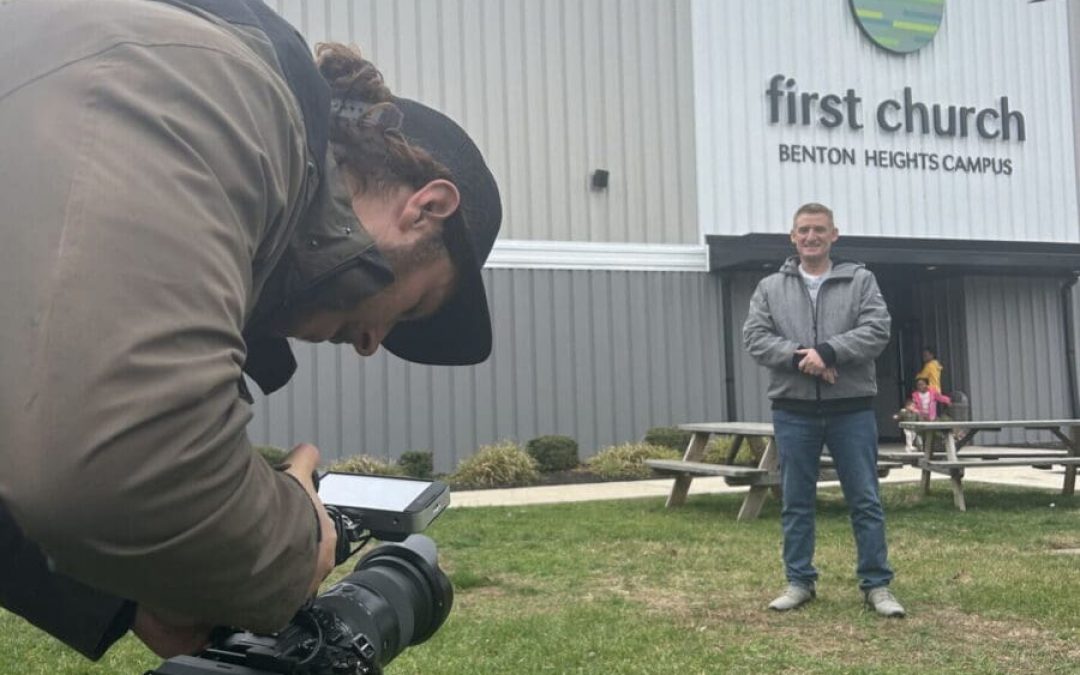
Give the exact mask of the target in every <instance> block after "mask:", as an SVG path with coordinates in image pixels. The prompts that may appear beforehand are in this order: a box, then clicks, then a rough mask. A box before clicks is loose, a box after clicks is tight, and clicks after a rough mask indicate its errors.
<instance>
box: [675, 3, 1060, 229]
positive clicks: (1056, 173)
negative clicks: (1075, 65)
mask: <svg viewBox="0 0 1080 675" xmlns="http://www.w3.org/2000/svg"><path fill="white" fill-rule="evenodd" d="M1066 5H1067V3H1065V2H1046V3H1036V4H1029V3H1027V2H1018V1H1016V0H948V2H947V3H946V9H945V16H944V23H943V24H942V26H941V28H940V30H939V31H938V34H937V36H936V38H935V39H934V40H933V42H932V43H930V44H929V45H928V46H926V47H924V48H923V49H922V50H921V51H919V52H916V53H914V54H910V55H907V56H898V55H895V54H890V53H888V52H885V51H884V50H882V49H881V48H879V47H877V46H876V45H874V44H873V43H871V42H870V40H868V39H867V38H866V37H865V36H864V35H863V34H862V32H861V30H860V28H859V27H858V25H857V24H856V22H855V20H854V18H853V16H852V13H851V9H850V3H848V2H844V1H841V0H801V1H800V2H791V1H790V0H755V1H754V2H720V1H717V0H695V2H694V4H693V12H694V18H693V26H694V45H695V48H694V59H695V63H694V74H695V82H696V84H695V87H696V110H697V116H696V129H697V143H698V153H697V158H698V185H699V187H698V196H699V202H698V203H699V208H698V212H699V217H700V219H701V227H702V230H703V231H704V232H705V233H716V234H743V233H747V232H781V231H786V229H787V228H788V227H790V220H791V214H792V213H793V212H794V210H795V208H796V207H797V206H798V205H799V204H801V203H804V202H807V201H820V202H823V203H826V204H828V205H830V206H832V207H833V208H834V210H835V211H836V213H837V219H838V222H839V224H840V227H841V229H842V230H843V231H846V232H847V233H849V234H863V235H883V236H912V237H930V238H937V237H943V238H971V239H991V240H1025V241H1058V242H1076V241H1080V225H1078V218H1077V203H1076V202H1077V199H1076V187H1075V180H1076V178H1075V175H1076V171H1075V160H1074V134H1073V124H1072V119H1073V106H1072V96H1071V87H1070V81H1071V74H1070V68H1069V63H1070V61H1069V45H1068V29H1067V18H1068V17H1067V12H1066ZM776 74H783V75H786V76H789V77H792V78H794V79H795V80H796V83H797V86H796V89H797V90H798V91H799V92H817V93H820V94H826V93H836V94H839V95H844V94H845V92H846V91H847V89H849V88H851V89H854V90H855V92H856V94H857V95H858V96H860V97H861V99H862V106H861V123H862V124H863V125H864V127H863V128H862V129H860V130H853V129H850V128H848V127H847V126H846V125H842V126H840V127H837V128H834V129H827V128H825V127H823V126H821V125H820V124H817V123H816V121H815V122H814V123H813V124H811V125H809V126H802V125H801V124H797V125H794V126H791V125H787V124H783V123H778V124H770V121H769V107H768V102H767V97H766V94H765V91H766V89H767V87H768V84H769V80H770V78H771V77H772V76H773V75H776ZM905 86H910V87H911V88H912V93H913V97H914V99H915V100H917V101H921V102H924V103H926V104H927V105H928V106H930V105H932V104H934V103H939V104H942V105H944V106H948V105H950V104H952V105H957V106H974V107H977V108H980V109H982V108H986V107H997V106H998V105H999V98H1000V97H1002V96H1008V97H1009V100H1010V108H1011V109H1013V110H1020V111H1022V113H1023V115H1024V117H1025V122H1026V124H1025V127H1026V140H1025V141H1024V142H1018V141H1016V140H1010V141H1003V140H1000V139H998V140H989V139H983V138H980V137H978V136H977V135H974V137H972V136H969V137H967V138H939V137H937V136H935V135H927V136H924V135H921V134H907V133H903V132H899V133H888V132H885V131H882V130H880V129H879V128H878V125H877V122H876V117H875V112H876V108H877V105H878V104H879V103H880V102H881V101H884V100H886V99H897V98H900V97H902V95H903V89H904V87H905ZM816 119H817V117H816V115H815V116H814V120H816ZM782 144H799V145H808V146H817V145H821V146H830V147H836V148H850V149H852V150H853V151H854V153H855V155H856V163H855V165H837V166H831V165H822V164H808V163H801V164H796V163H790V162H788V163H782V162H780V158H779V146H780V145H782ZM867 150H888V151H896V150H903V151H911V152H925V153H935V154H936V155H937V156H939V158H943V157H944V156H945V155H963V156H974V157H989V158H993V159H996V160H1009V161H1010V162H1011V164H1012V167H1013V171H1012V174H1011V175H1008V176H1006V175H994V174H993V173H992V172H991V173H988V174H987V173H983V174H977V173H974V174H964V173H950V172H946V171H943V170H938V171H931V170H919V169H910V168H909V169H897V168H868V167H867V166H866V165H865V152H866V151H867Z"/></svg>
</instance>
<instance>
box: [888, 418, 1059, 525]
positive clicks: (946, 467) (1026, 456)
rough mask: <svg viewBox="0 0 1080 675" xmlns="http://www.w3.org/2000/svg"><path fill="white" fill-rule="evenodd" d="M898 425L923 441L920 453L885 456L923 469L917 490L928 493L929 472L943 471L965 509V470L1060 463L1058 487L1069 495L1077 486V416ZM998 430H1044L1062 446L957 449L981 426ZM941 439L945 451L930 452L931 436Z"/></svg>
mask: <svg viewBox="0 0 1080 675" xmlns="http://www.w3.org/2000/svg"><path fill="white" fill-rule="evenodd" d="M900 427H901V428H903V429H910V430H912V431H914V432H916V433H917V434H919V438H920V439H921V442H922V452H921V453H914V454H912V453H907V454H901V453H890V454H889V455H887V459H889V460H891V461H899V462H902V463H905V464H911V465H912V466H916V467H918V468H920V469H922V492H923V494H924V495H926V494H930V474H931V473H943V474H948V476H949V482H950V483H951V485H952V492H953V503H954V504H955V505H956V508H958V509H960V510H961V511H966V510H967V504H966V502H965V501H964V486H963V478H964V471H965V470H966V469H979V468H985V467H995V466H997V467H1001V466H1035V467H1050V466H1055V465H1057V466H1064V467H1065V478H1064V482H1063V483H1062V486H1061V493H1062V494H1063V495H1071V494H1073V491H1074V489H1075V486H1076V467H1077V466H1078V465H1080V434H1078V431H1080V420H1076V419H1056V420H985V421H966V420H964V421H962V420H944V421H934V422H901V423H900ZM1002 429H1028V430H1037V431H1049V432H1050V433H1052V434H1053V435H1054V436H1056V437H1057V438H1058V440H1060V441H1061V442H1062V443H1064V444H1065V450H1034V451H1017V450H1011V451H1010V450H1005V451H978V452H974V453H970V454H961V453H960V451H961V450H962V449H963V448H964V447H965V446H967V445H968V444H970V443H971V441H972V440H973V439H974V438H975V435H976V434H978V433H979V432H982V431H1001V430H1002ZM938 436H940V437H942V438H943V440H944V446H945V453H944V456H942V455H941V453H934V439H935V437H938Z"/></svg>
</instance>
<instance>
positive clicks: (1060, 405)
mask: <svg viewBox="0 0 1080 675" xmlns="http://www.w3.org/2000/svg"><path fill="white" fill-rule="evenodd" d="M1060 293H1061V281H1060V280H1056V279H1032V278H1023V277H1012V278H1009V277H969V278H967V279H965V280H964V294H965V296H966V297H965V305H966V312H965V314H966V323H967V325H966V328H965V329H966V331H967V353H968V364H967V365H968V369H969V370H968V377H969V379H970V383H971V392H970V393H971V408H972V415H973V417H975V418H976V419H984V420H993V419H1025V418H1026V419H1047V418H1061V417H1069V416H1070V414H1069V413H1070V411H1069V392H1068V388H1067V387H1068V379H1067V375H1066V371H1065V359H1066V357H1065V339H1064V327H1063V324H1062V316H1063V312H1062V304H1061V295H1060ZM1048 440H1052V437H1050V436H1049V435H1045V434H1037V433H1033V432H1024V431H1016V430H1009V431H1005V432H1002V433H1001V434H985V435H982V436H980V437H979V439H978V441H979V442H981V443H987V444H990V443H995V442H996V443H1010V442H1024V441H1027V442H1034V441H1048Z"/></svg>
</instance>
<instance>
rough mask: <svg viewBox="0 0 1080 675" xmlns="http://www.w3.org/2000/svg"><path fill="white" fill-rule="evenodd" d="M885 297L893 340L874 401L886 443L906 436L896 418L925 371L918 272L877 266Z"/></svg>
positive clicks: (882, 358) (884, 357) (880, 368)
mask: <svg viewBox="0 0 1080 675" xmlns="http://www.w3.org/2000/svg"><path fill="white" fill-rule="evenodd" d="M870 269H871V270H872V271H873V272H874V275H875V276H876V277H877V280H878V286H879V287H880V288H881V294H882V295H883V296H884V297H885V304H886V305H888V307H889V314H890V315H891V316H892V331H891V332H892V336H891V338H890V339H889V344H888V346H887V347H885V351H883V352H882V353H881V356H879V357H878V359H877V364H876V365H877V378H878V395H877V399H875V401H874V411H875V413H876V414H877V423H878V435H879V436H880V437H881V439H882V440H887V441H901V440H902V438H903V434H902V433H901V432H900V427H899V426H897V423H896V420H894V419H893V415H894V414H896V411H898V410H899V409H900V408H902V407H903V405H904V402H905V401H906V400H907V397H908V393H909V392H910V391H911V390H912V388H913V387H914V384H915V383H914V377H915V373H916V372H918V370H919V368H920V367H921V362H922V359H920V358H919V351H920V350H921V349H922V326H921V325H920V321H919V317H918V312H916V307H915V302H916V292H915V291H916V283H915V281H914V279H915V278H916V272H917V268H915V267H914V266H907V265H904V266H900V265H880V266H878V265H875V266H871V268H870Z"/></svg>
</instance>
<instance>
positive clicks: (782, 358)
mask: <svg viewBox="0 0 1080 675" xmlns="http://www.w3.org/2000/svg"><path fill="white" fill-rule="evenodd" d="M889 325H890V318H889V311H888V309H886V307H885V299H884V298H883V297H882V296H881V291H880V290H879V289H878V285H877V281H876V280H875V279H874V275H873V273H871V272H870V271H869V270H867V269H866V267H865V266H863V265H862V264H861V263H853V262H838V261H834V262H833V268H832V271H831V272H830V273H829V276H828V277H827V278H826V279H825V281H824V283H823V284H822V285H821V289H820V290H819V292H818V298H817V306H816V308H815V306H814V305H813V303H811V302H810V294H809V292H808V291H807V289H806V286H805V284H804V283H803V280H802V277H801V275H800V274H799V258H798V256H792V257H791V258H788V260H787V261H786V262H785V263H784V264H783V266H782V267H781V268H780V271H778V272H775V273H773V274H771V275H769V276H767V277H765V278H764V279H762V280H761V282H760V283H758V286H757V289H756V290H755V291H754V295H753V297H752V298H751V299H750V312H749V315H748V316H747V317H746V323H745V324H744V325H743V342H744V344H745V345H746V350H747V351H748V352H749V353H750V356H752V357H753V358H754V360H755V361H757V362H758V363H759V364H761V365H763V366H765V367H766V368H768V369H769V393H768V396H769V398H770V399H772V400H773V402H774V407H788V408H793V409H807V407H808V406H807V405H806V404H807V403H811V402H812V406H811V407H812V408H813V409H814V410H816V411H818V412H829V411H831V410H837V411H839V410H842V409H845V406H844V402H845V401H851V400H852V399H864V400H865V399H868V398H869V397H872V396H874V395H875V394H877V376H876V373H875V369H874V359H876V358H877V356H878V354H880V353H881V352H882V350H884V349H885V345H886V344H888V342H889ZM800 347H814V348H816V349H817V350H818V353H819V354H820V355H821V357H822V359H823V360H824V361H825V363H826V364H827V365H830V366H834V367H835V368H836V370H837V380H836V384H829V383H827V382H825V381H824V380H822V379H820V378H817V377H813V376H810V375H806V374H804V373H802V372H800V371H799V369H798V366H797V363H798V360H797V359H796V358H795V350H796V349H799V348H800ZM785 404H788V405H785Z"/></svg>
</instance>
